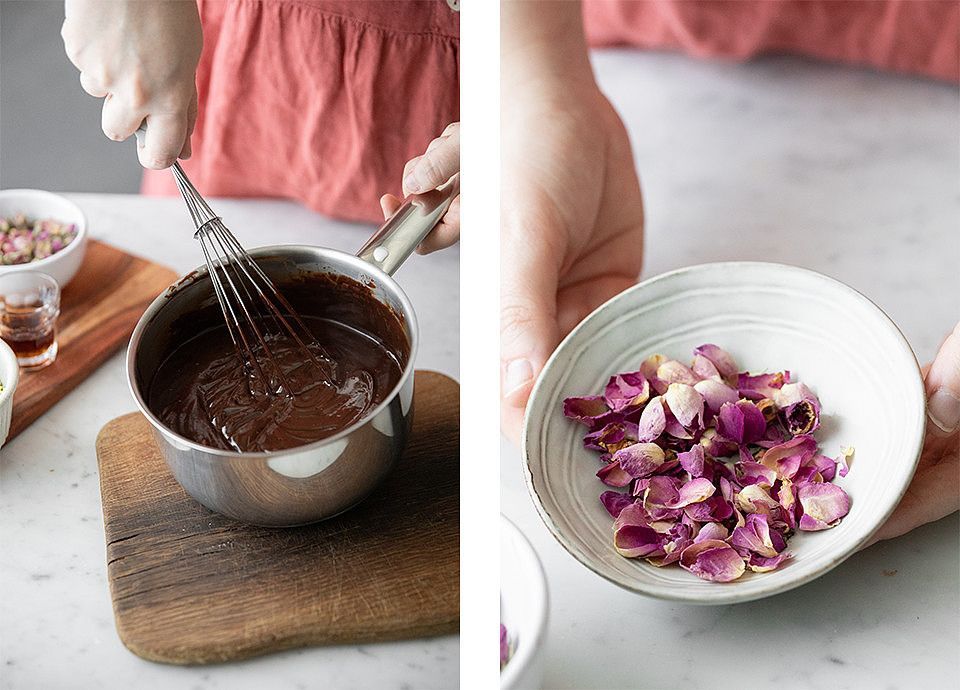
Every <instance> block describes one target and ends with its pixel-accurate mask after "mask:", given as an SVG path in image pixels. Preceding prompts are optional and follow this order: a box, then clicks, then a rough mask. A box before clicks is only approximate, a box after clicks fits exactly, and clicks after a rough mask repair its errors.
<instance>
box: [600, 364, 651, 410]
mask: <svg viewBox="0 0 960 690" xmlns="http://www.w3.org/2000/svg"><path fill="white" fill-rule="evenodd" d="M603 397H604V399H605V400H606V402H607V405H608V406H609V408H610V409H611V410H613V411H614V412H624V413H627V412H630V411H631V410H638V409H640V407H641V406H642V405H643V404H644V403H645V402H647V400H649V399H650V384H649V383H648V382H647V379H646V377H645V376H644V375H643V374H641V373H640V372H639V371H634V372H629V373H626V374H617V375H616V376H611V377H610V382H609V383H607V387H606V389H605V390H604V392H603Z"/></svg>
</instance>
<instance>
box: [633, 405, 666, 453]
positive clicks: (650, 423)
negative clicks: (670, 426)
mask: <svg viewBox="0 0 960 690" xmlns="http://www.w3.org/2000/svg"><path fill="white" fill-rule="evenodd" d="M662 400H663V399H662V398H661V397H660V396H659V395H658V396H656V397H653V398H651V399H650V402H648V403H647V406H646V407H644V408H643V412H642V413H641V415H640V421H639V422H637V440H639V441H644V442H649V441H653V440H654V439H657V438H659V437H660V434H662V433H663V431H664V429H665V428H666V426H667V417H666V414H665V413H664V411H663V402H662Z"/></svg>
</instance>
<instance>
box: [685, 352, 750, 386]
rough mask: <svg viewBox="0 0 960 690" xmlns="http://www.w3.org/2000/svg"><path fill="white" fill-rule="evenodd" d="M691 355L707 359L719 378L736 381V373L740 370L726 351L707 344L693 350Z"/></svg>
mask: <svg viewBox="0 0 960 690" xmlns="http://www.w3.org/2000/svg"><path fill="white" fill-rule="evenodd" d="M693 354H694V355H699V356H701V357H705V358H707V359H709V360H710V361H711V362H712V363H713V366H714V367H716V369H717V371H719V372H720V376H722V377H723V378H724V379H725V380H727V381H735V380H736V378H737V372H738V371H739V370H740V369H739V367H738V366H737V363H736V362H735V361H734V359H733V357H731V356H730V354H729V353H728V352H727V351H726V350H723V349H722V348H719V347H717V346H716V345H712V344H710V343H707V344H706V345H701V346H700V347H698V348H695V349H694V351H693Z"/></svg>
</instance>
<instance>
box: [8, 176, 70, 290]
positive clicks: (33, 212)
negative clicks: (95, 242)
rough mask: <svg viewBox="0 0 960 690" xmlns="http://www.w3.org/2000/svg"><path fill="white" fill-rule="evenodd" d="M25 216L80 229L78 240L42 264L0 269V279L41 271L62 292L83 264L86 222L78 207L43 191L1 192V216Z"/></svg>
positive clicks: (35, 262) (13, 190) (65, 199)
mask: <svg viewBox="0 0 960 690" xmlns="http://www.w3.org/2000/svg"><path fill="white" fill-rule="evenodd" d="M16 213H25V214H26V215H27V216H29V217H31V218H53V219H54V220H57V221H61V222H64V223H73V224H74V225H76V226H77V237H76V238H75V239H74V240H73V242H71V243H70V244H68V245H67V246H66V247H64V248H63V249H61V250H60V251H59V252H57V253H56V254H53V255H51V256H48V257H47V258H45V259H40V261H33V262H31V263H29V264H17V265H15V266H0V275H4V274H6V273H15V272H18V271H40V272H41V273H46V274H47V275H48V276H51V277H52V278H53V279H54V280H56V281H57V283H59V284H60V287H61V288H63V287H64V286H65V285H66V284H67V283H69V282H70V280H71V279H72V278H73V276H75V275H76V273H77V271H78V270H80V264H82V263H83V256H84V254H85V253H86V251H87V219H86V216H84V215H83V211H81V210H80V207H79V206H77V205H76V204H75V203H73V202H72V201H70V200H69V199H67V198H66V197H62V196H60V195H59V194H54V193H53V192H45V191H43V190H40V189H4V190H0V216H12V215H14V214H16Z"/></svg>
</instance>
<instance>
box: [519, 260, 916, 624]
mask: <svg viewBox="0 0 960 690" xmlns="http://www.w3.org/2000/svg"><path fill="white" fill-rule="evenodd" d="M751 266H767V267H775V268H777V269H778V270H782V271H789V272H794V273H800V274H804V275H807V276H812V277H813V278H815V279H817V280H821V281H823V282H826V283H830V284H832V286H833V287H835V288H837V289H839V290H841V291H843V292H846V293H847V294H849V295H851V296H852V297H853V298H854V299H857V300H859V301H860V302H861V303H863V304H865V305H866V306H868V307H870V308H873V309H875V310H876V311H877V313H879V314H880V315H881V316H883V318H884V319H885V320H886V322H887V323H888V324H889V325H890V326H891V327H892V328H893V331H894V333H895V334H896V336H897V338H898V344H899V345H900V349H901V352H902V353H903V354H904V355H907V356H908V357H909V359H911V360H912V362H913V368H914V371H915V372H916V374H917V377H916V380H915V381H914V384H915V385H914V395H919V397H920V399H921V400H922V401H923V402H924V406H923V411H922V413H921V414H920V415H919V416H918V417H917V419H915V420H914V422H913V424H912V425H911V430H912V431H913V432H914V435H915V444H914V445H915V451H914V453H913V457H912V458H910V462H909V473H907V474H905V475H904V476H905V477H906V479H905V481H904V482H903V486H901V487H900V490H899V496H898V498H897V500H895V501H893V502H892V503H891V504H890V505H889V506H887V509H886V510H885V511H884V514H883V515H882V516H880V518H879V519H878V520H877V522H876V525H875V526H874V528H873V529H872V530H870V532H869V533H868V534H866V535H865V536H863V537H862V538H861V539H860V540H858V541H857V542H855V543H850V544H848V545H847V546H845V547H843V548H840V549H838V555H835V556H834V558H833V559H832V560H830V561H829V562H828V563H826V564H824V565H823V566H822V567H821V568H820V569H819V570H818V571H815V572H812V573H808V574H807V575H806V576H804V577H800V578H797V579H796V580H794V581H792V582H788V583H786V584H785V586H784V587H783V588H782V589H780V590H778V591H777V592H754V593H750V594H747V595H744V594H743V593H741V592H739V591H737V590H736V589H731V590H728V591H723V592H721V591H719V590H718V591H717V592H716V593H715V594H712V595H711V596H710V598H709V600H707V599H703V598H700V597H698V596H689V595H685V594H682V595H677V594H675V593H674V592H672V591H670V587H669V585H657V586H647V585H637V584H636V583H635V582H634V581H626V580H623V579H621V578H619V577H616V576H613V575H610V574H608V573H606V572H604V571H603V570H602V569H600V568H598V567H596V566H595V565H594V564H593V563H591V562H588V561H589V559H587V558H581V556H580V552H579V549H578V548H577V547H576V546H575V545H574V544H573V540H572V539H570V538H568V537H567V535H566V534H564V533H563V532H562V531H561V530H560V528H559V527H557V525H556V524H555V523H554V521H553V518H552V517H551V515H550V513H549V512H548V511H547V508H546V506H544V505H543V502H542V501H541V499H540V494H539V493H538V491H537V488H536V487H535V486H534V483H533V473H532V471H531V469H530V455H531V453H530V445H529V441H528V437H529V436H530V435H531V434H532V433H534V429H533V428H532V427H538V428H539V424H540V422H541V420H535V419H533V417H532V415H530V414H529V412H530V409H531V406H532V403H533V401H534V400H535V399H536V398H537V396H538V395H540V394H541V393H540V391H541V389H545V388H546V386H547V379H548V377H547V376H544V375H543V374H544V373H546V372H548V371H549V370H550V369H552V368H553V367H552V365H553V364H554V361H555V360H556V359H558V357H559V353H560V352H561V350H563V349H565V347H566V346H567V345H568V343H570V342H571V341H573V340H575V339H576V338H577V337H578V335H579V333H580V331H582V330H584V329H585V328H586V325H587V323H588V322H590V321H592V320H593V319H594V318H595V317H596V316H597V315H598V314H599V313H601V312H602V311H605V310H606V309H608V308H609V307H610V305H612V304H614V303H616V302H618V301H620V300H622V299H625V296H626V295H628V294H631V293H634V292H636V291H638V290H643V289H645V288H647V287H648V286H649V285H650V284H652V283H658V282H661V281H665V280H671V279H674V278H676V277H678V276H683V275H684V274H687V273H695V272H698V271H704V270H709V269H711V268H717V267H723V268H725V269H731V270H733V269H736V268H740V267H751ZM925 402H926V400H925V395H924V392H923V375H922V370H921V368H920V363H919V362H918V361H917V358H916V355H915V354H914V352H913V349H912V348H911V347H910V343H909V342H908V341H907V338H906V336H905V335H904V334H903V331H902V330H900V327H899V326H898V325H897V324H896V322H895V321H894V320H893V319H892V318H890V316H889V315H888V314H887V313H886V312H885V311H884V310H883V309H881V308H880V306H879V305H878V304H877V303H876V302H874V301H873V300H871V299H870V298H869V297H867V296H866V295H864V294H863V293H862V292H860V291H859V290H857V289H856V288H854V287H851V286H850V285H847V284H846V283H844V282H843V281H841V280H837V279H836V278H831V277H830V276H828V275H825V274H823V273H820V272H819V271H814V270H813V269H809V268H803V267H801V266H793V265H790V264H782V263H777V262H774V261H713V262H708V263H702V264H693V265H690V266H684V267H681V268H677V269H674V270H672V271H667V272H665V273H661V274H659V275H656V276H653V277H651V278H647V279H646V280H642V281H640V282H639V283H637V284H636V285H633V286H631V287H629V288H627V289H626V290H624V291H623V292H620V293H618V294H616V295H614V296H613V297H611V298H610V299H608V300H607V301H606V302H604V303H603V304H601V305H600V306H599V307H597V308H596V309H594V310H593V311H592V312H590V314H588V315H587V316H586V318H584V319H583V320H582V321H581V322H580V323H579V324H577V325H576V326H575V327H574V328H573V330H572V331H570V333H568V334H567V336H566V337H565V338H564V339H563V340H562V341H561V342H560V344H559V345H558V346H557V347H556V349H555V350H554V351H553V353H552V354H551V355H550V357H549V358H548V359H547V362H546V364H545V365H544V367H543V369H542V370H541V374H540V376H539V377H538V378H537V380H536V382H535V383H534V386H533V389H532V390H531V391H530V398H529V402H528V404H527V410H526V412H527V413H526V414H525V415H524V420H523V426H522V429H521V436H520V452H521V457H522V462H523V478H524V482H525V484H526V485H527V493H528V494H529V495H530V498H531V500H532V501H533V504H534V507H535V508H536V509H537V514H538V515H539V516H540V520H541V521H542V522H543V523H544V524H545V525H546V526H547V529H549V530H550V534H552V535H553V537H554V539H556V541H557V542H559V544H560V545H561V546H562V547H563V549H564V550H565V551H566V552H567V553H568V554H570V555H571V556H573V558H574V559H576V560H577V562H579V563H580V564H581V565H583V566H585V567H586V568H587V569H588V570H590V571H592V572H593V573H595V574H596V575H599V576H600V577H602V578H603V579H604V580H607V581H608V582H611V583H613V584H615V585H617V586H618V587H621V588H623V589H625V590H627V591H628V592H633V593H635V594H641V595H644V596H649V597H654V598H657V599H662V600H665V601H676V602H680V603H684V604H695V605H704V606H713V605H721V604H739V603H743V602H747V601H755V600H758V599H763V598H766V597H768V596H771V595H773V594H780V593H783V592H786V591H788V590H791V589H794V588H796V587H799V586H801V585H804V584H806V583H808V582H811V581H813V580H815V579H817V578H818V577H820V576H822V575H823V574H824V573H826V572H829V571H830V570H832V569H833V568H835V567H836V566H838V565H840V563H842V562H843V561H845V560H847V559H848V558H849V557H850V556H852V555H853V554H855V553H856V552H857V551H858V550H859V549H860V548H862V547H863V546H864V545H865V544H867V543H868V542H869V541H870V539H871V538H872V537H873V535H874V534H876V533H877V531H878V530H879V529H880V527H881V526H882V525H883V524H884V523H885V522H886V521H887V519H889V517H890V515H892V514H893V511H894V510H895V509H896V507H897V505H899V503H900V499H901V498H903V495H904V494H905V493H906V490H907V487H908V486H909V485H910V478H911V477H912V476H913V473H914V472H915V471H916V467H917V464H918V463H919V461H920V454H921V451H922V450H923V441H924V436H925V431H924V428H925V426H926V407H925Z"/></svg>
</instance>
